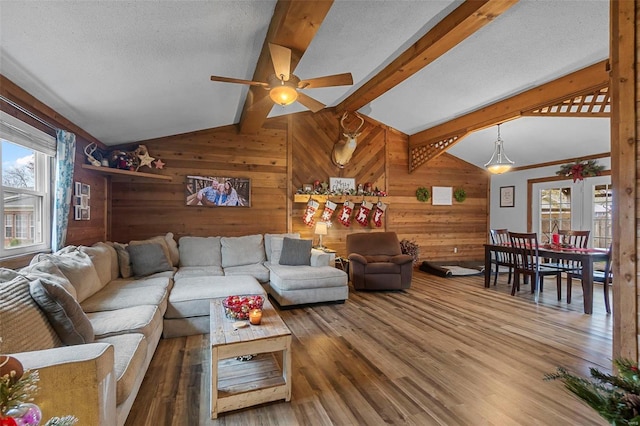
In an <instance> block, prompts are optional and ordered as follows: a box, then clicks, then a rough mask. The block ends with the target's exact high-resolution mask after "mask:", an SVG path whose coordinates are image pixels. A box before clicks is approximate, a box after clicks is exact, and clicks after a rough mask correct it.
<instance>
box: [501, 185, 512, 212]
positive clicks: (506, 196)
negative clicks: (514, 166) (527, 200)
mask: <svg viewBox="0 0 640 426" xmlns="http://www.w3.org/2000/svg"><path fill="white" fill-rule="evenodd" d="M515 192H516V187H515V186H501V187H500V207H515V205H516V204H515V198H516V197H515Z"/></svg>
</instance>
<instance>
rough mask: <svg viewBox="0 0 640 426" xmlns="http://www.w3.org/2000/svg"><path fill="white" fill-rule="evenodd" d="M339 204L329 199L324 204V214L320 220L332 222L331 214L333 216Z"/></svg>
mask: <svg viewBox="0 0 640 426" xmlns="http://www.w3.org/2000/svg"><path fill="white" fill-rule="evenodd" d="M337 206H338V205H337V204H336V203H334V202H333V201H329V200H327V202H326V203H325V205H324V211H323V212H322V216H320V220H321V221H323V222H330V221H331V216H333V212H334V211H336V207H337Z"/></svg>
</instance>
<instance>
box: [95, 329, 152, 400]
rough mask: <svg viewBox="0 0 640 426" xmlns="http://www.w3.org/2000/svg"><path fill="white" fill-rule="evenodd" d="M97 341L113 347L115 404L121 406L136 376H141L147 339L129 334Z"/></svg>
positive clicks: (131, 388)
mask: <svg viewBox="0 0 640 426" xmlns="http://www.w3.org/2000/svg"><path fill="white" fill-rule="evenodd" d="M98 341H99V342H100V343H110V344H112V345H113V349H114V370H115V375H116V404H121V403H122V402H124V401H125V400H126V399H127V398H128V397H129V395H130V394H131V392H132V391H133V387H134V385H135V382H136V379H137V378H138V376H139V375H140V374H143V373H142V370H143V369H144V367H145V360H146V357H147V347H148V342H147V339H145V338H144V336H143V335H142V334H139V333H131V334H121V335H117V336H109V337H104V338H102V339H99V340H98Z"/></svg>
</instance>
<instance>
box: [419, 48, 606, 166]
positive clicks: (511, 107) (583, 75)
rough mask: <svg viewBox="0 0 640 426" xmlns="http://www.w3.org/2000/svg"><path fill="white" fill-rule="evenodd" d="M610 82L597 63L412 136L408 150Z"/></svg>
mask: <svg viewBox="0 0 640 426" xmlns="http://www.w3.org/2000/svg"><path fill="white" fill-rule="evenodd" d="M608 82H609V75H608V73H607V61H601V62H598V63H596V64H593V65H591V66H588V67H586V68H583V69H581V70H578V71H576V72H573V73H571V74H568V75H565V76H564V77H560V78H558V79H556V80H553V81H551V82H548V83H546V84H543V85H541V86H538V87H535V88H533V89H530V90H527V91H525V92H522V93H520V94H518V95H515V96H512V97H510V98H508V99H505V100H502V101H499V102H496V103H493V104H491V105H488V106H486V107H483V108H480V109H478V110H475V111H473V112H470V113H468V114H465V115H463V116H461V117H458V118H455V119H453V120H450V121H447V122H446V123H443V124H440V125H438V126H435V127H432V128H430V129H427V130H424V131H422V132H419V133H416V134H413V135H411V136H409V150H410V151H411V150H414V149H417V148H419V147H421V146H425V145H429V144H432V143H434V142H437V141H440V140H443V139H445V138H447V137H450V136H451V135H460V134H466V133H469V132H473V131H476V130H481V129H484V128H487V127H489V126H493V125H495V124H499V123H504V122H506V121H509V120H513V119H516V118H518V117H520V116H521V113H522V112H523V111H529V110H532V109H535V108H539V107H542V106H545V105H548V104H553V103H556V102H560V101H563V100H565V99H567V98H570V97H573V96H575V95H576V94H579V93H583V92H585V91H589V90H595V89H597V88H600V87H603V86H604V85H606V84H608ZM458 141H459V140H458ZM456 142H457V141H454V142H453V143H450V144H449V145H448V148H450V147H451V146H453V145H455V143H456ZM445 151H446V150H441V151H439V152H435V153H434V156H433V157H432V158H436V157H438V156H440V155H442V154H443V153H444V152H445ZM430 159H431V158H430Z"/></svg>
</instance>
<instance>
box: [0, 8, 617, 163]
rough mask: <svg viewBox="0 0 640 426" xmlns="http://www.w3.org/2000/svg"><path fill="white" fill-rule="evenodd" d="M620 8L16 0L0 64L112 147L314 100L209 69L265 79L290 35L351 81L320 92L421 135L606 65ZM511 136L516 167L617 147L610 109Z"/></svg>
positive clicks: (1, 29)
mask: <svg viewBox="0 0 640 426" xmlns="http://www.w3.org/2000/svg"><path fill="white" fill-rule="evenodd" d="M472 9H475V10H472ZM470 10H472V11H471V12H469V11H470ZM608 13H609V3H608V1H606V0H594V1H584V2H583V1H580V2H574V1H571V2H564V1H562V2H561V1H555V0H539V1H533V0H520V1H519V2H515V1H506V2H504V1H495V0H493V1H475V2H460V1H393V0H388V1H367V2H364V1H350V0H336V1H334V2H330V1H329V2H315V4H314V2H302V1H300V2H298V1H294V2H278V3H277V2H276V1H275V0H262V1H257V0H256V1H208V2H204V1H166V2H138V1H117V2H116V1H100V2H96V1H89V2H87V1H65V2H49V1H29V2H25V1H6V0H4V1H1V2H0V73H1V74H3V75H4V76H6V77H7V78H9V79H10V80H12V81H13V82H14V83H16V84H17V85H19V86H20V87H22V88H23V89H25V90H26V91H28V92H29V93H31V94H32V95H34V96H35V97H37V98H39V99H40V100H41V101H43V102H45V103H46V104H48V105H49V106H50V107H52V108H53V109H55V110H56V111H57V112H59V113H60V114H61V115H63V116H64V117H66V118H67V119H69V120H71V121H72V122H74V123H75V124H77V125H78V126H80V127H81V128H83V129H84V130H86V131H87V132H89V133H90V134H92V135H93V136H95V137H96V138H98V139H99V140H101V141H103V142H105V143H106V144H112V145H113V144H120V143H126V142H134V141H140V140H145V139H150V138H155V137H161V136H166V135H171V134H178V133H183V132H189V131H194V130H200V129H205V128H211V127H217V126H222V125H228V124H233V123H240V126H239V127H240V128H241V129H242V130H243V131H246V132H251V131H255V130H256V129H257V128H259V126H260V124H261V122H262V120H263V119H264V117H267V116H269V117H273V116H278V115H282V114H290V113H295V112H299V111H304V110H305V108H304V107H303V106H301V105H299V104H293V105H290V106H287V107H280V106H273V107H269V108H267V110H265V111H260V110H251V109H249V108H248V107H249V106H250V105H251V103H252V102H253V101H254V100H255V99H256V97H260V96H264V95H265V94H266V92H265V91H264V90H263V89H261V88H253V89H252V92H253V93H251V94H249V89H248V86H245V85H240V84H230V83H219V82H212V81H210V80H209V76H210V75H221V76H228V77H235V78H240V79H246V80H252V79H261V78H264V77H263V76H264V75H265V73H268V72H271V64H270V61H269V57H268V54H267V50H266V49H265V48H264V46H265V45H266V44H265V42H266V41H272V42H276V43H278V42H279V43H281V44H284V45H288V47H291V48H292V49H293V50H294V62H297V66H296V67H295V73H296V75H298V76H300V77H302V78H311V77H316V76H323V75H330V74H338V73H343V72H351V73H352V75H353V79H354V85H353V86H340V87H332V88H319V89H307V90H305V92H306V93H307V94H308V95H310V96H312V97H313V98H315V99H317V100H319V101H321V102H323V103H324V104H326V105H327V106H330V107H331V106H335V107H337V109H338V110H340V109H345V110H353V109H355V108H358V109H359V110H360V112H362V113H364V114H366V115H368V116H369V117H371V118H373V119H375V120H378V121H380V122H382V123H384V124H386V125H388V126H391V127H393V128H396V129H398V130H400V131H402V132H404V133H406V134H409V135H418V134H421V133H422V132H424V131H425V130H428V129H431V128H436V127H437V126H439V125H443V123H447V122H449V121H451V120H453V119H456V118H458V117H461V116H464V115H465V114H469V113H471V112H473V111H476V110H478V109H481V108H485V107H487V106H489V105H491V104H495V103H497V102H499V101H501V100H504V99H508V98H511V97H513V96H514V95H517V94H520V93H523V92H526V91H527V90H530V89H532V88H534V87H537V86H540V85H543V84H545V83H548V82H550V81H554V80H556V79H558V78H560V77H562V76H564V75H567V74H569V73H572V72H574V71H577V70H581V69H583V68H586V67H588V66H591V65H593V64H596V63H598V62H601V61H604V60H606V59H607V57H608V45H609V29H608V20H609V17H608ZM296 53H298V54H297V55H296ZM300 54H302V55H301V57H300ZM298 60H299V62H298ZM479 128H480V130H478V131H474V132H471V133H468V134H467V136H466V137H465V138H464V139H462V140H461V141H460V142H458V143H457V144H456V145H455V146H453V147H451V148H449V152H450V153H452V154H454V155H457V156H458V157H460V158H462V159H464V160H466V161H469V162H470V163H472V164H476V165H478V166H481V165H482V164H483V163H484V162H486V161H487V159H488V157H489V156H490V154H491V151H492V148H493V141H494V140H495V138H496V131H495V127H489V128H486V129H484V130H482V129H481V127H479ZM474 130H475V129H474ZM501 133H502V138H503V139H504V141H505V148H506V150H507V152H508V155H509V156H510V157H511V158H512V159H513V160H515V161H516V162H517V163H518V165H527V164H535V163H542V162H547V161H554V160H557V159H562V158H571V157H575V156H578V155H591V154H598V153H602V152H606V151H608V150H609V120H608V118H571V117H554V118H550V117H539V116H533V117H526V118H519V119H517V120H512V121H508V122H506V123H505V124H503V125H502V126H501ZM414 137H416V136H414Z"/></svg>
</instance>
